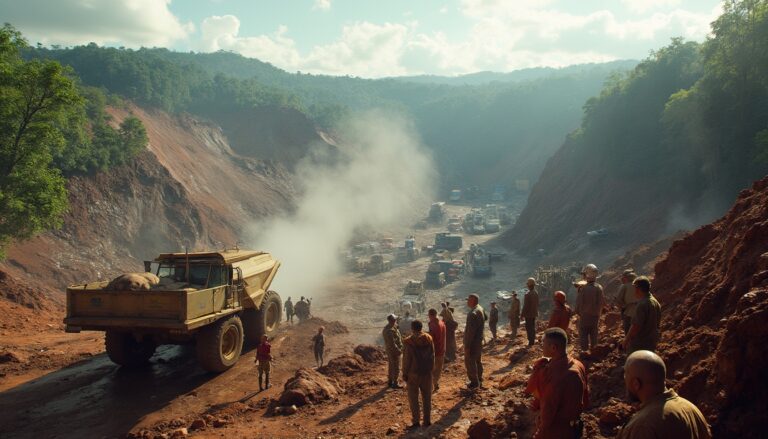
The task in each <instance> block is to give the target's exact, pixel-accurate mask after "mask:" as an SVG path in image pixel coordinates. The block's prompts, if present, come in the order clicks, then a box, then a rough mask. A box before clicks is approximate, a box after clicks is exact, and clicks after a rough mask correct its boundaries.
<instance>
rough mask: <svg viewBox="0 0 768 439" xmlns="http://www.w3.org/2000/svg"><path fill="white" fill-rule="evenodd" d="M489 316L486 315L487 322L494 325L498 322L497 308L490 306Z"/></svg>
mask: <svg viewBox="0 0 768 439" xmlns="http://www.w3.org/2000/svg"><path fill="white" fill-rule="evenodd" d="M490 314H491V315H490V316H489V317H488V324H490V325H495V324H497V323H499V309H498V308H491V312H490Z"/></svg>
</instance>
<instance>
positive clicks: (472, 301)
mask: <svg viewBox="0 0 768 439" xmlns="http://www.w3.org/2000/svg"><path fill="white" fill-rule="evenodd" d="M478 303H480V296H478V295H477V294H475V293H472V294H470V295H469V296H468V297H467V306H468V307H470V308H474V307H476V306H477V304H478Z"/></svg>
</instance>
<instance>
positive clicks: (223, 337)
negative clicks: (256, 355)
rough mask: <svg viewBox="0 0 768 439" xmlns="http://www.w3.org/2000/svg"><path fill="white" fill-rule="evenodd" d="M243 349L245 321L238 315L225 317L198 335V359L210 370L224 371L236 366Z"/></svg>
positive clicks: (204, 367)
mask: <svg viewBox="0 0 768 439" xmlns="http://www.w3.org/2000/svg"><path fill="white" fill-rule="evenodd" d="M242 351H243V323H242V322H241V321H240V317H238V316H232V317H229V318H223V319H221V320H219V321H218V322H216V323H214V324H212V325H210V326H208V327H206V328H203V329H202V330H201V331H200V333H199V334H198V336H197V360H198V361H199V362H200V365H201V366H202V367H203V369H205V370H207V371H208V372H224V371H225V370H227V369H229V368H230V367H232V366H234V365H235V363H237V360H238V359H239V358H240V354H241V353H242Z"/></svg>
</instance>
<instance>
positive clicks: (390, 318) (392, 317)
mask: <svg viewBox="0 0 768 439" xmlns="http://www.w3.org/2000/svg"><path fill="white" fill-rule="evenodd" d="M396 321H397V316H396V315H394V314H390V315H388V316H387V322H388V323H389V324H390V325H394V324H395V322H396Z"/></svg>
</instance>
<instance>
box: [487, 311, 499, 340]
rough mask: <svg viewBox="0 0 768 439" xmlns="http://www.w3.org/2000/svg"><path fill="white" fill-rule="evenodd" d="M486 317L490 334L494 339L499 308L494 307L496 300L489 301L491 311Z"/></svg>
mask: <svg viewBox="0 0 768 439" xmlns="http://www.w3.org/2000/svg"><path fill="white" fill-rule="evenodd" d="M490 314H491V315H490V317H488V328H490V330H491V336H492V337H493V339H492V340H493V341H494V342H495V341H496V327H497V326H498V324H499V309H498V308H496V302H491V312H490Z"/></svg>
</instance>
